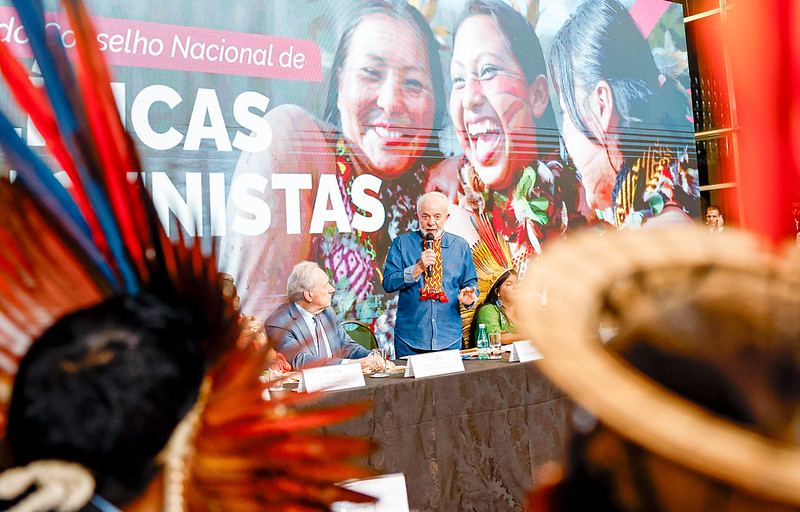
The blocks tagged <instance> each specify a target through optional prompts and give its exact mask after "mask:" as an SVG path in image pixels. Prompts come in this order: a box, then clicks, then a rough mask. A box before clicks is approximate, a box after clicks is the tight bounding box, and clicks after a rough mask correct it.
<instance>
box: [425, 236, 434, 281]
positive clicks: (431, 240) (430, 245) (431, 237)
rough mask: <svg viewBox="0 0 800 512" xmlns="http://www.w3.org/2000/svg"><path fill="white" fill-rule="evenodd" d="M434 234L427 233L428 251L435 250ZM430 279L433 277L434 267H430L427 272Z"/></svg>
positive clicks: (426, 245) (426, 246)
mask: <svg viewBox="0 0 800 512" xmlns="http://www.w3.org/2000/svg"><path fill="white" fill-rule="evenodd" d="M433 238H434V237H433V233H426V234H425V248H426V249H433ZM426 274H427V275H428V277H431V276H432V275H433V265H428V269H427V271H426Z"/></svg>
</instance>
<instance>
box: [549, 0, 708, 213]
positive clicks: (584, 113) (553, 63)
mask: <svg viewBox="0 0 800 512" xmlns="http://www.w3.org/2000/svg"><path fill="white" fill-rule="evenodd" d="M550 71H551V76H552V78H553V82H554V85H555V88H556V92H557V93H558V96H559V99H560V103H561V108H562V110H563V111H564V116H563V121H562V129H561V133H562V137H563V138H564V144H565V145H566V147H567V151H568V152H569V155H570V157H571V158H572V160H573V162H574V163H575V167H576V168H577V170H578V172H579V174H580V176H581V180H582V183H583V189H584V191H585V194H586V200H587V203H588V204H589V206H590V207H591V208H593V209H594V210H595V212H596V215H597V217H598V218H599V219H600V220H603V221H605V222H608V223H609V224H611V225H613V226H616V227H617V228H622V227H628V228H635V227H638V226H639V225H641V224H642V223H643V222H647V221H648V220H649V219H651V218H652V217H655V216H659V218H658V219H657V221H658V222H654V221H652V220H650V222H654V224H657V223H666V222H689V220H690V218H689V216H688V215H687V213H686V211H685V209H688V208H692V207H696V206H699V204H698V202H697V199H698V197H699V189H698V182H697V171H696V170H694V169H689V168H688V167H687V166H686V163H687V162H686V149H687V148H686V147H685V144H686V142H685V140H681V141H680V143H682V144H683V145H684V147H678V148H670V147H669V145H670V139H673V140H674V139H676V138H678V137H680V132H681V131H683V132H684V133H685V132H687V131H688V132H691V126H690V125H689V123H688V121H687V120H686V119H685V116H684V108H683V104H684V103H685V98H684V97H683V96H682V95H681V94H680V92H679V90H678V86H677V82H676V81H675V80H674V79H673V78H671V77H669V76H665V75H664V74H661V73H660V72H659V69H658V68H657V67H656V64H655V61H654V59H653V54H652V52H651V49H650V46H649V45H648V43H647V41H646V40H645V39H644V37H643V36H642V34H641V32H640V31H639V28H638V27H637V26H636V24H635V23H634V21H633V19H631V16H630V14H629V13H628V11H627V10H626V9H625V8H624V7H623V6H622V5H620V4H619V3H618V2H617V1H616V0H598V1H594V2H585V3H583V4H581V5H580V6H579V7H578V8H577V10H576V12H575V13H574V14H573V15H572V16H571V17H570V19H569V20H567V22H566V23H564V25H563V26H562V27H561V29H559V31H558V33H557V34H556V37H555V39H554V41H553V44H552V46H551V49H550ZM676 133H678V135H677V136H676V135H675V134H676Z"/></svg>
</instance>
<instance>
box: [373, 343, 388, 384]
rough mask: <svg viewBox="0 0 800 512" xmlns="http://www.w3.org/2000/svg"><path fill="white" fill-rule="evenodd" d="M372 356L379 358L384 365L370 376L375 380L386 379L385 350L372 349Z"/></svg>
mask: <svg viewBox="0 0 800 512" xmlns="http://www.w3.org/2000/svg"><path fill="white" fill-rule="evenodd" d="M372 354H373V355H375V356H380V358H381V359H382V360H383V361H384V365H383V367H382V368H378V369H377V370H375V372H373V374H372V376H373V377H376V378H381V377H388V376H389V372H388V371H387V370H386V364H385V362H386V349H385V348H374V349H372Z"/></svg>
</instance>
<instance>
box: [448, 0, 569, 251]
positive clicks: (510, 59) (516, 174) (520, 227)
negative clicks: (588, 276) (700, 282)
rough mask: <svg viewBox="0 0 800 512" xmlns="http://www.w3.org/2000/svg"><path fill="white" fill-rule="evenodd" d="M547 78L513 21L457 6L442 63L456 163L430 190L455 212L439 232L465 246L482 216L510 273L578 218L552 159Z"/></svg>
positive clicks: (564, 176)
mask: <svg viewBox="0 0 800 512" xmlns="http://www.w3.org/2000/svg"><path fill="white" fill-rule="evenodd" d="M546 74H547V68H546V64H545V60H544V56H543V54H542V49H541V46H540V45H539V40H538V38H537V37H536V34H535V32H534V31H533V28H532V27H531V25H530V24H529V23H528V21H527V20H526V19H525V18H524V17H523V16H522V15H521V14H520V13H518V12H517V11H515V10H514V9H512V8H511V7H509V6H508V5H506V4H504V3H502V2H500V1H498V0H473V1H472V2H470V3H469V4H468V5H467V6H466V8H465V9H464V11H463V13H462V14H461V17H460V20H459V21H458V22H457V23H456V25H455V29H454V32H453V58H452V61H451V63H450V76H451V78H452V81H453V89H452V92H451V94H450V117H451V118H452V120H453V124H454V127H455V130H456V135H457V138H458V141H459V143H460V145H461V148H462V149H463V151H464V158H463V159H460V161H459V162H458V164H459V165H458V166H457V167H459V168H458V169H457V170H454V169H453V167H452V166H450V168H449V170H447V171H443V172H449V173H450V174H449V176H447V178H443V177H442V176H441V175H440V174H437V176H436V181H437V183H442V182H445V181H447V180H448V179H449V180H450V181H451V183H452V185H450V186H449V190H447V191H446V192H448V195H450V196H451V197H453V196H454V195H457V202H458V205H459V206H460V208H451V213H452V215H453V217H452V220H451V223H450V224H449V225H448V229H451V230H452V231H453V232H455V233H458V234H460V235H462V236H464V237H465V238H466V239H467V240H468V241H470V242H473V241H474V240H476V239H477V233H476V232H475V229H474V228H473V226H472V223H471V222H470V218H469V217H472V216H480V215H482V214H484V213H485V214H487V215H488V216H489V218H490V221H491V223H492V225H493V226H494V228H495V229H496V230H497V231H498V232H500V233H502V234H503V235H504V236H506V237H507V238H508V239H509V240H510V241H511V243H512V249H513V252H514V254H513V256H514V260H515V265H517V266H518V265H519V264H520V263H521V262H522V261H525V260H526V259H527V258H528V257H530V256H531V255H532V254H534V253H535V252H539V250H540V245H541V242H542V241H543V240H545V239H546V238H548V237H551V236H557V235H558V234H561V233H563V232H564V231H565V230H566V227H567V224H568V219H569V217H570V216H572V217H573V218H574V219H575V220H576V221H577V220H579V218H580V217H579V216H575V214H574V210H575V205H576V200H577V196H576V194H577V187H576V186H575V181H574V177H573V175H572V173H571V172H570V171H569V170H567V169H565V167H564V166H563V165H562V164H561V163H560V162H559V161H558V160H557V159H556V157H555V154H556V152H557V149H558V142H557V141H558V132H557V129H556V122H555V116H554V114H553V109H552V106H551V105H550V97H549V89H548V83H547V76H546ZM451 163H452V162H451ZM454 177H457V178H458V182H457V184H456V183H453V182H454V180H453V178H454ZM568 179H572V183H571V184H570V183H569V181H568ZM443 188H448V186H447V185H445V186H444V187H443ZM456 189H457V193H456V194H454V193H453V192H455V191H456Z"/></svg>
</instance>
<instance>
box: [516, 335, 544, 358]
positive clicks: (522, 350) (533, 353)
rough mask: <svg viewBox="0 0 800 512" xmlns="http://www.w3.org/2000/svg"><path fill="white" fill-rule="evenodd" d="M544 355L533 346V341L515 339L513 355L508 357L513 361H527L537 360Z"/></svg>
mask: <svg viewBox="0 0 800 512" xmlns="http://www.w3.org/2000/svg"><path fill="white" fill-rule="evenodd" d="M542 357H544V356H542V354H541V352H539V351H538V350H537V349H536V347H534V346H533V343H531V342H530V341H529V340H522V341H515V342H514V343H513V344H512V345H511V355H510V356H509V357H508V361H509V362H511V363H513V362H514V361H519V362H520V363H527V362H528V361H536V360H537V359H541V358H542Z"/></svg>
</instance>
